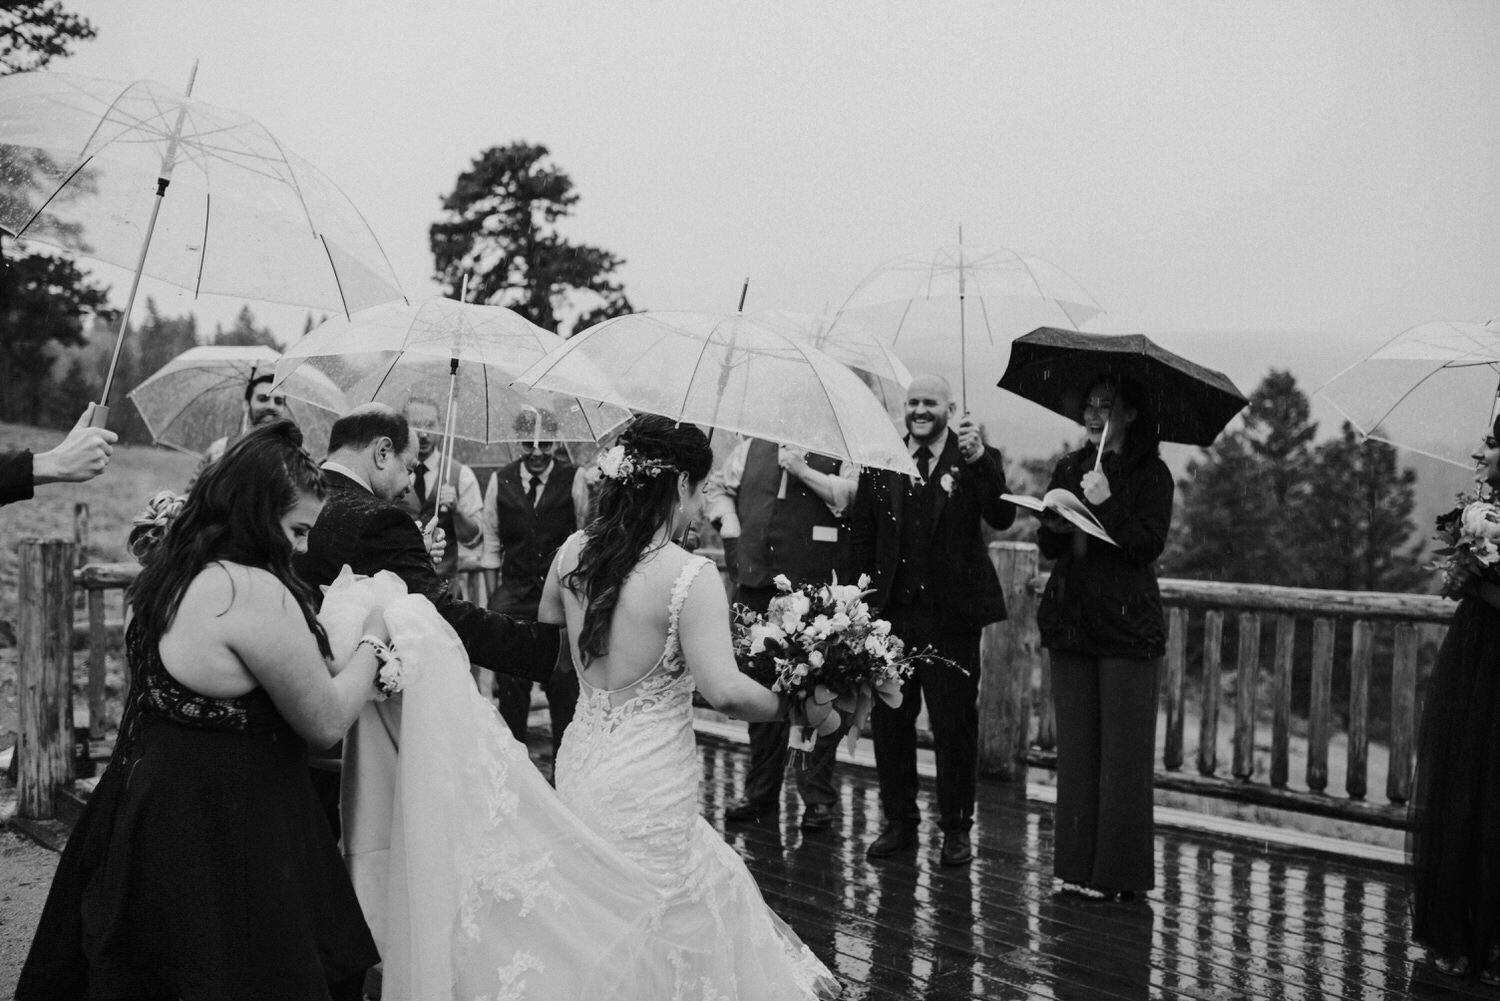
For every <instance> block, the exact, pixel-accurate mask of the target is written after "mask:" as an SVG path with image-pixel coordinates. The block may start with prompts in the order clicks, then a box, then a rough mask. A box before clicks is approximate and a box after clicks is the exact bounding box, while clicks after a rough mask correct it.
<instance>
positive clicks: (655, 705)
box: [557, 556, 712, 882]
mask: <svg viewBox="0 0 1500 1001" xmlns="http://www.w3.org/2000/svg"><path fill="white" fill-rule="evenodd" d="M705 566H712V564H711V563H710V562H709V561H708V560H706V559H704V558H702V557H698V556H695V557H693V558H691V559H690V560H689V561H688V563H687V564H686V565H684V566H683V568H682V570H681V571H680V572H679V573H678V575H677V578H676V580H675V581H674V582H673V585H672V591H671V597H670V599H669V602H668V609H667V639H666V643H665V645H664V647H663V649H662V653H661V657H660V658H659V659H658V660H657V662H656V664H655V665H653V666H652V668H651V670H649V671H647V672H646V673H645V674H644V675H643V676H642V677H641V678H640V679H639V680H637V681H635V682H633V683H632V684H630V685H627V686H624V687H622V688H619V689H614V690H606V689H601V688H596V687H595V686H593V685H591V684H590V683H589V682H588V680H587V678H585V677H584V676H583V675H582V674H581V673H580V675H579V697H578V710H577V713H576V714H575V715H574V717H573V722H572V724H571V725H570V726H569V727H568V730H567V734H566V736H565V738H564V740H563V745H562V749H561V751H560V752H559V754H558V760H557V791H558V793H559V794H560V795H561V796H562V798H563V800H564V801H565V802H566V803H567V804H568V806H569V807H570V808H572V810H573V811H574V812H575V813H577V814H578V815H579V817H580V818H582V819H583V820H584V822H585V823H587V824H588V825H589V826H590V827H592V828H594V829H595V830H596V831H598V832H599V833H600V834H602V835H604V836H605V838H606V839H608V840H609V841H610V842H612V843H613V844H615V845H616V846H617V847H618V848H620V849H621V850H622V851H624V852H625V854H627V855H629V856H631V857H632V858H633V859H635V861H637V862H639V863H640V864H641V865H642V866H643V867H645V868H646V869H647V870H649V871H651V872H652V873H654V874H656V875H657V876H658V877H660V878H662V879H665V880H668V881H669V882H676V881H679V880H681V879H683V878H684V877H685V874H686V873H687V872H688V871H690V869H691V866H690V865H688V864H687V863H688V861H689V858H690V856H691V855H692V846H693V843H694V842H693V837H692V834H693V827H694V825H695V824H696V823H697V821H698V819H699V815H698V782H699V778H700V776H699V772H700V767H701V766H700V764H699V759H698V752H697V745H696V742H695V740H694V736H693V692H694V690H695V686H694V684H693V676H692V674H691V673H689V672H688V670H687V665H686V663H685V662H684V661H683V657H682V648H681V645H680V644H679V641H678V618H679V616H680V615H681V612H682V605H683V602H685V601H686V600H687V594H688V589H689V588H690V587H691V586H692V584H693V580H694V579H695V578H696V577H697V575H698V573H699V572H700V571H701V570H702V569H703V568H704V567H705Z"/></svg>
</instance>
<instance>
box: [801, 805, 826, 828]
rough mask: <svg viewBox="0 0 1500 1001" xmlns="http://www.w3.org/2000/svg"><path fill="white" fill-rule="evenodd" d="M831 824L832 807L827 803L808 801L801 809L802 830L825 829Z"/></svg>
mask: <svg viewBox="0 0 1500 1001" xmlns="http://www.w3.org/2000/svg"><path fill="white" fill-rule="evenodd" d="M832 826H833V807H831V806H829V805H828V804H827V803H809V804H807V808H806V809H804V810H803V811H802V829H803V830H804V831H826V830H828V829H829V828H830V827H832Z"/></svg>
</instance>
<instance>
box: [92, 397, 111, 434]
mask: <svg viewBox="0 0 1500 1001" xmlns="http://www.w3.org/2000/svg"><path fill="white" fill-rule="evenodd" d="M88 412H89V425H88V426H89V427H91V428H102V427H108V426H109V408H108V407H106V406H105V405H104V404H102V403H92V402H91V403H89V411H88Z"/></svg>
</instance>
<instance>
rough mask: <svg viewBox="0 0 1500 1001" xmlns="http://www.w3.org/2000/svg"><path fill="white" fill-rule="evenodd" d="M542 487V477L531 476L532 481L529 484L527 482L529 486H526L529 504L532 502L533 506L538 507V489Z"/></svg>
mask: <svg viewBox="0 0 1500 1001" xmlns="http://www.w3.org/2000/svg"><path fill="white" fill-rule="evenodd" d="M541 487H542V478H541V477H540V476H533V477H532V478H531V482H530V483H529V484H527V486H526V503H527V504H530V505H531V506H532V507H536V495H537V491H539V490H540V489H541Z"/></svg>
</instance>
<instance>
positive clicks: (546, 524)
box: [492, 459, 578, 599]
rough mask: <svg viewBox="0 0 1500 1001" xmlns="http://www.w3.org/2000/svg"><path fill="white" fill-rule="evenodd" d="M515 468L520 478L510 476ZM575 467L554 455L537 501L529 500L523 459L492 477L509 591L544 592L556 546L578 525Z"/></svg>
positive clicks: (502, 583) (504, 586) (520, 593)
mask: <svg viewBox="0 0 1500 1001" xmlns="http://www.w3.org/2000/svg"><path fill="white" fill-rule="evenodd" d="M512 473H514V474H515V475H517V476H519V479H518V480H515V481H512V480H511V475H512ZM577 473H578V467H577V466H574V465H571V464H570V463H566V462H561V461H559V460H555V459H554V460H553V462H552V472H551V473H549V474H548V475H547V483H546V485H545V486H543V487H542V488H541V496H540V497H538V498H537V501H536V505H535V506H532V505H529V504H527V503H526V484H527V482H528V481H529V479H530V476H531V474H530V473H528V472H527V471H526V466H525V464H524V463H523V462H521V461H519V460H517V461H516V462H513V463H511V464H510V465H509V466H506V467H505V468H503V469H501V470H500V472H499V473H497V474H496V475H495V479H494V480H493V481H492V482H493V484H494V490H495V521H496V529H497V534H498V535H499V537H500V586H501V588H502V589H504V590H505V592H506V593H507V594H510V595H512V596H513V597H517V598H520V597H532V598H536V599H540V598H541V596H542V584H543V583H544V582H545V580H546V577H547V568H548V567H550V566H551V565H552V557H553V555H554V554H556V552H557V547H558V546H561V545H562V544H563V543H564V542H565V541H567V538H568V536H570V535H572V534H573V532H574V531H575V530H576V529H577V528H578V525H577V517H578V516H577V513H576V512H575V511H574V510H573V477H574V476H575V475H577Z"/></svg>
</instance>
